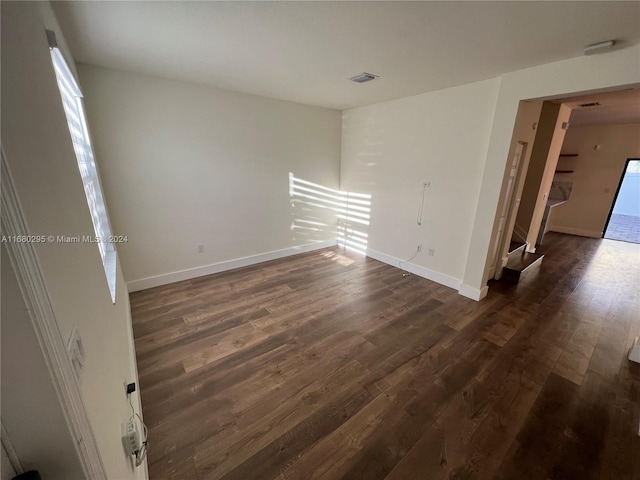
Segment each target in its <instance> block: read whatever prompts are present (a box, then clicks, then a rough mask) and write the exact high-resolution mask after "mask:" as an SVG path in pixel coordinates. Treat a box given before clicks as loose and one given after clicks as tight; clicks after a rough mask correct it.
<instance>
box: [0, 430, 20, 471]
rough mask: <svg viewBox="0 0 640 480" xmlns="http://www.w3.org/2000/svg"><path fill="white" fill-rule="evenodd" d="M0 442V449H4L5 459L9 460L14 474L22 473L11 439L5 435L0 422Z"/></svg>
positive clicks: (5, 432)
mask: <svg viewBox="0 0 640 480" xmlns="http://www.w3.org/2000/svg"><path fill="white" fill-rule="evenodd" d="M0 441H1V443H2V448H4V451H5V453H6V454H7V458H9V463H10V464H11V467H13V470H14V471H15V472H16V475H20V474H22V473H24V468H22V464H21V463H20V459H19V458H18V455H17V454H16V451H15V449H14V448H13V444H12V443H11V439H10V438H9V435H8V434H7V431H6V430H5V428H4V424H3V423H2V422H0Z"/></svg>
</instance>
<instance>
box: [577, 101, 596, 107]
mask: <svg viewBox="0 0 640 480" xmlns="http://www.w3.org/2000/svg"><path fill="white" fill-rule="evenodd" d="M578 106H579V107H580V108H588V107H599V106H600V102H591V103H581V104H580V105H578Z"/></svg>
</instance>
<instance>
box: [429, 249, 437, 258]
mask: <svg viewBox="0 0 640 480" xmlns="http://www.w3.org/2000/svg"><path fill="white" fill-rule="evenodd" d="M435 253H436V250H435V248H430V249H429V256H430V257H433V256H434V255H435Z"/></svg>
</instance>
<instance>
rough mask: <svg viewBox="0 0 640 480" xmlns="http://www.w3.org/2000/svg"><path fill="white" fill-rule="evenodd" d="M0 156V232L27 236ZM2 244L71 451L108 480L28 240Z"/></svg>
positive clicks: (93, 474)
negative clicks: (12, 270)
mask: <svg viewBox="0 0 640 480" xmlns="http://www.w3.org/2000/svg"><path fill="white" fill-rule="evenodd" d="M0 157H1V162H0V163H1V165H0V167H1V169H0V182H1V188H2V193H1V199H2V206H1V212H2V219H1V225H2V226H1V228H2V233H3V235H6V236H8V237H12V236H28V235H29V229H28V227H27V225H26V222H25V218H24V214H23V212H22V208H21V206H20V202H19V200H18V195H17V192H16V190H15V187H14V183H13V179H12V177H11V172H10V170H9V164H8V162H7V160H6V157H5V153H4V149H3V148H2V146H1V145H0ZM6 247H7V253H8V254H9V258H10V260H11V264H12V267H13V269H14V271H15V274H16V279H17V280H18V284H19V286H20V291H21V293H22V297H23V299H24V302H25V305H26V306H27V312H28V315H29V319H30V321H31V324H32V326H33V330H34V331H35V334H36V337H37V339H38V343H39V344H40V348H41V350H42V355H43V357H44V360H45V363H46V364H47V368H48V370H49V374H50V375H51V382H52V383H53V386H54V388H55V391H56V394H57V396H58V400H59V402H60V406H61V408H62V412H63V414H64V417H65V420H66V423H67V427H68V428H69V432H70V433H71V436H72V438H73V439H74V444H75V447H76V454H77V456H78V458H79V460H80V464H81V465H82V469H83V471H84V474H85V477H86V478H87V479H91V480H107V475H106V471H105V468H104V464H103V462H102V457H101V455H100V451H99V449H98V444H97V442H96V439H95V436H94V434H93V430H92V428H91V423H90V422H89V417H88V415H87V411H86V408H85V406H84V401H83V398H82V392H81V391H80V387H79V385H78V382H77V381H76V377H75V372H74V369H73V366H72V365H71V360H70V359H69V356H68V354H67V348H66V345H65V342H64V340H63V338H62V335H61V334H60V330H59V329H58V322H57V320H56V316H55V313H54V311H53V307H52V305H51V300H50V299H49V293H48V291H47V288H46V284H45V281H44V277H43V275H42V271H41V269H40V264H39V262H38V257H37V254H36V251H35V249H34V247H33V244H31V243H28V242H7V243H6Z"/></svg>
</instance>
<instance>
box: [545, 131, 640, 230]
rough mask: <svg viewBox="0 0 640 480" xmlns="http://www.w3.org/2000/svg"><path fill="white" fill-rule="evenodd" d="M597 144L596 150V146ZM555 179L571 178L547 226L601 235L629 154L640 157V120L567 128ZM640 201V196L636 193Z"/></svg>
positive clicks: (638, 201) (639, 202)
mask: <svg viewBox="0 0 640 480" xmlns="http://www.w3.org/2000/svg"><path fill="white" fill-rule="evenodd" d="M596 145H600V149H599V150H595V146H596ZM562 151H563V152H566V153H577V154H578V155H579V156H578V157H563V158H560V161H559V162H558V169H559V170H573V173H566V174H557V175H556V179H557V180H559V181H560V180H561V181H563V182H573V190H572V192H571V198H570V199H569V201H568V202H566V203H563V204H562V205H558V206H557V207H555V208H553V213H552V215H551V218H550V220H549V223H550V230H553V231H557V232H565V233H573V234H579V235H583V236H591V237H595V238H600V237H601V236H602V232H603V230H604V226H605V223H606V221H607V216H608V215H609V211H610V210H611V204H612V202H613V197H614V196H615V193H616V189H617V188H618V183H619V182H620V176H621V175H622V172H623V170H624V168H625V164H626V161H627V159H628V158H640V124H628V125H604V126H596V127H574V128H569V130H568V131H567V135H566V137H565V140H564V145H563V146H562ZM635 201H636V204H640V197H636V200H635Z"/></svg>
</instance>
